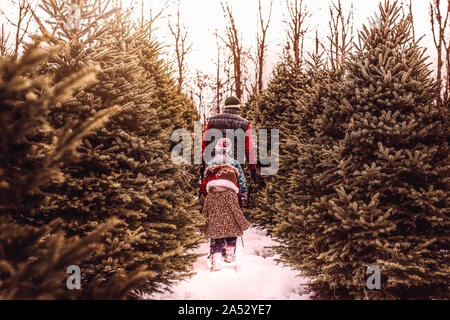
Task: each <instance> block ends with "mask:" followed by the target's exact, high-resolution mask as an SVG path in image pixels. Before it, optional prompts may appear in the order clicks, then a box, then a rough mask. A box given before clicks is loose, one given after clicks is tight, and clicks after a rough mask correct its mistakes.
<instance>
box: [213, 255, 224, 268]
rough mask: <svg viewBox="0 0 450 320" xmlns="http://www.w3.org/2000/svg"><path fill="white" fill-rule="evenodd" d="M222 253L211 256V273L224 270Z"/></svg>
mask: <svg viewBox="0 0 450 320" xmlns="http://www.w3.org/2000/svg"><path fill="white" fill-rule="evenodd" d="M222 259H223V257H222V253H221V252H216V253H213V254H212V256H211V272H214V271H220V270H222Z"/></svg>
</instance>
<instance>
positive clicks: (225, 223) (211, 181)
mask: <svg viewBox="0 0 450 320" xmlns="http://www.w3.org/2000/svg"><path fill="white" fill-rule="evenodd" d="M228 142H229V141H226V140H223V139H222V140H221V141H219V143H218V144H217V147H216V156H215V158H214V159H213V160H212V161H211V163H209V166H207V168H206V171H205V176H206V177H205V179H204V181H203V182H202V187H201V191H200V193H201V194H204V193H205V191H204V189H205V187H204V186H205V185H206V194H207V196H206V199H205V202H204V205H203V210H202V214H203V215H205V216H206V218H207V223H206V230H205V233H206V234H207V235H208V236H210V237H211V241H212V242H213V243H214V246H213V247H212V249H211V271H218V270H220V269H221V264H222V249H223V248H224V246H225V244H226V248H225V262H228V263H230V262H233V261H235V260H236V240H237V236H241V235H242V234H243V232H244V231H245V230H247V229H248V228H249V227H250V224H249V223H248V221H247V219H245V217H244V215H243V213H242V211H241V209H240V206H239V197H240V189H241V188H242V187H240V185H239V183H238V180H239V181H240V182H241V183H242V182H243V187H244V189H245V179H242V177H241V179H238V178H239V176H240V175H242V176H243V173H239V169H237V168H236V167H234V166H233V165H231V162H232V161H229V160H225V159H226V157H223V156H224V155H227V150H228V147H229V146H230V144H229V143H228ZM219 157H221V158H222V160H225V161H219V160H220V159H219ZM223 162H225V163H223ZM226 162H228V163H226ZM236 164H237V165H238V166H239V167H240V165H239V163H237V162H236V163H235V165H236ZM241 170H242V168H241Z"/></svg>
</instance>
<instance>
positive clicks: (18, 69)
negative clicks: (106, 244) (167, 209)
mask: <svg viewBox="0 0 450 320" xmlns="http://www.w3.org/2000/svg"><path fill="white" fill-rule="evenodd" d="M41 41H42V40H41V39H37V40H36V42H35V43H33V44H31V45H28V46H27V49H26V51H25V53H24V54H23V56H22V57H21V58H20V59H18V60H16V58H15V57H10V58H0V146H1V148H0V150H1V152H0V163H1V167H0V189H1V192H0V214H1V216H0V298H1V299H33V298H34V299H38V298H39V299H61V298H66V299H67V298H69V299H71V298H76V297H79V293H80V292H79V290H72V291H70V290H68V288H67V287H66V284H65V280H66V279H67V277H68V275H67V274H66V269H67V267H69V266H70V265H74V264H77V263H78V262H79V261H80V260H82V259H86V258H87V257H89V256H90V255H92V254H94V253H95V252H98V251H101V250H102V243H101V236H102V234H103V233H105V232H106V231H108V230H110V229H111V228H112V227H113V226H114V225H115V224H117V223H118V221H117V219H109V220H107V221H106V222H105V223H104V224H102V225H100V226H98V227H96V228H95V229H94V230H93V232H92V233H90V234H89V235H88V236H86V237H84V238H83V239H80V238H79V237H70V236H67V235H65V233H64V232H61V231H59V232H58V231H57V229H58V227H59V225H60V224H61V220H60V219H54V220H52V221H50V222H49V224H48V225H45V226H42V227H36V226H33V225H30V223H29V222H30V221H32V220H33V217H32V215H31V212H30V210H29V203H30V202H32V201H33V202H34V201H36V198H39V197H38V194H39V193H40V188H42V187H43V186H45V185H46V184H47V183H48V182H49V180H50V179H52V178H55V177H57V176H58V175H60V171H59V165H60V164H61V163H63V162H67V161H68V159H71V158H73V157H74V156H76V155H77V154H76V153H75V152H74V151H75V147H76V146H77V145H79V144H80V142H81V140H82V139H83V137H84V136H86V135H87V134H89V133H91V132H92V130H93V129H95V128H96V127H99V126H102V125H104V123H105V122H106V120H107V118H108V117H109V116H111V115H112V114H114V113H116V112H117V111H118V107H113V108H107V109H104V110H103V111H101V112H98V113H97V114H95V115H93V116H92V117H89V118H87V119H86V121H85V122H84V123H83V124H78V125H77V124H74V123H71V124H70V126H66V127H64V128H62V130H55V129H54V128H53V127H51V126H50V125H49V123H48V122H47V121H46V120H45V119H46V117H47V114H48V113H49V112H51V110H52V109H53V108H54V107H55V105H56V104H58V103H63V102H65V101H67V100H68V99H70V98H71V97H72V94H73V92H74V91H75V90H77V89H79V88H80V87H81V86H83V85H85V84H89V83H92V82H94V81H95V74H96V71H97V70H96V68H93V67H89V68H85V69H83V70H81V71H79V72H77V73H72V74H70V75H68V76H67V77H66V78H65V79H64V80H62V81H59V82H54V81H53V80H52V78H51V77H50V76H49V75H46V74H41V73H39V72H38V71H37V70H38V69H39V65H41V64H46V63H48V60H49V59H51V58H52V57H54V56H56V55H57V54H58V53H59V52H60V51H61V50H62V47H61V46H42V45H41ZM144 275H145V274H143V273H142V272H140V273H139V274H133V276H132V277H129V278H128V279H125V278H123V277H121V278H119V277H117V278H115V279H114V280H113V281H110V282H108V285H107V287H105V289H106V291H102V289H99V288H98V287H96V286H95V285H93V286H90V287H88V288H85V289H84V290H83V293H84V295H85V296H97V295H100V296H104V297H111V298H122V297H124V296H125V295H126V294H127V292H128V291H129V288H130V287H131V288H132V287H134V285H135V284H136V283H137V282H140V281H142V279H143V278H144Z"/></svg>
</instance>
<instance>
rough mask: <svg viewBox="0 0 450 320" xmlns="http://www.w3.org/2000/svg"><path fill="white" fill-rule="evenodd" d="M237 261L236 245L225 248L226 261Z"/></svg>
mask: <svg viewBox="0 0 450 320" xmlns="http://www.w3.org/2000/svg"><path fill="white" fill-rule="evenodd" d="M234 261H236V246H228V245H227V247H226V249H225V262H227V263H231V262H234Z"/></svg>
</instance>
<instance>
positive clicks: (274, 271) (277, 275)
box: [143, 228, 311, 300]
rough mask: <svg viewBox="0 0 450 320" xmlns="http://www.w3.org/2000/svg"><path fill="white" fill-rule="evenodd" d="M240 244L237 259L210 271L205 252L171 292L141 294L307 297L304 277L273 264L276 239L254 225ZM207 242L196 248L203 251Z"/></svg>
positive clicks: (219, 297) (213, 297)
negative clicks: (192, 270) (186, 277)
mask: <svg viewBox="0 0 450 320" xmlns="http://www.w3.org/2000/svg"><path fill="white" fill-rule="evenodd" d="M244 245H245V247H244V248H242V242H241V239H240V238H238V247H237V261H236V262H234V263H232V264H226V263H224V268H223V269H222V270H221V271H218V272H210V271H209V265H208V261H207V259H206V256H202V257H200V258H199V259H198V260H197V261H196V262H195V263H194V271H195V272H196V274H195V275H193V276H192V277H191V278H188V279H186V280H184V281H181V282H179V283H178V284H176V285H174V286H173V287H172V290H173V291H174V293H173V294H170V293H168V292H167V293H163V294H157V295H154V296H144V297H143V298H146V299H156V300H158V299H161V300H166V299H178V300H190V299H192V300H205V299H210V300H230V299H237V300H252V299H254V300H307V299H310V295H311V293H310V292H309V290H308V289H307V287H306V286H305V285H304V284H305V283H306V282H307V278H304V277H298V276H296V275H297V274H298V271H295V270H292V269H291V268H289V267H285V266H282V265H280V264H277V263H276V262H275V261H274V258H277V255H274V253H273V252H272V250H271V249H269V248H264V247H265V246H273V245H276V243H275V242H274V241H273V240H272V239H271V238H270V237H269V236H267V235H266V234H265V232H264V231H259V230H256V229H254V228H251V229H249V230H247V231H246V232H245V233H244ZM208 249H209V243H203V244H202V245H201V246H200V248H198V249H197V250H196V251H197V252H198V253H207V252H208Z"/></svg>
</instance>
